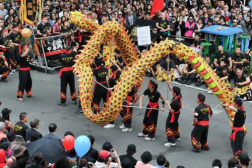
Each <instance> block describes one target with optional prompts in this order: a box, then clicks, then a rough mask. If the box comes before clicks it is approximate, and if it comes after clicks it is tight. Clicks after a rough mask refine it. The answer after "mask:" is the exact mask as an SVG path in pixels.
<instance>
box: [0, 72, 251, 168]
mask: <svg viewBox="0 0 252 168" xmlns="http://www.w3.org/2000/svg"><path fill="white" fill-rule="evenodd" d="M31 76H32V79H33V88H32V90H33V95H34V97H32V98H26V97H24V100H25V101H24V102H18V101H17V100H16V92H17V87H18V72H16V73H15V74H14V75H12V76H10V77H9V78H8V80H9V82H8V83H7V84H6V83H3V82H1V83H0V101H2V102H3V105H2V107H1V110H2V109H3V108H4V107H8V108H10V109H12V114H11V121H12V122H13V123H15V122H17V121H18V115H19V113H20V112H23V111H25V112H27V113H28V114H29V118H30V119H32V118H39V119H40V124H41V125H40V128H39V130H40V131H41V133H42V134H43V135H45V134H47V133H48V125H49V124H50V123H52V122H54V123H56V124H57V125H58V130H57V135H58V136H60V137H63V134H64V133H65V132H66V131H72V132H73V133H74V134H75V136H76V137H77V136H79V135H83V134H84V135H90V134H91V135H93V136H94V137H95V138H96V142H95V148H97V149H98V150H100V149H101V146H102V144H103V143H104V142H105V141H110V142H111V143H112V145H113V146H114V148H115V149H116V150H117V151H118V153H119V154H124V153H125V151H126V147H127V145H128V144H130V143H134V144H135V145H136V146H137V153H136V158H137V159H140V155H141V154H142V152H144V151H150V152H151V153H152V154H153V156H154V157H153V159H156V157H157V156H158V155H160V154H164V155H165V156H166V158H167V159H168V160H169V161H170V165H171V166H170V167H171V168H175V167H176V166H177V165H184V166H185V167H186V168H203V167H211V164H212V161H213V160H214V159H220V160H221V161H222V162H223V165H224V167H226V165H227V161H228V159H229V158H230V157H232V150H231V147H230V140H229V136H230V133H231V129H230V126H229V122H228V117H227V115H226V113H225V112H224V110H223V109H222V107H221V106H219V107H218V108H216V109H215V110H214V115H213V117H212V118H211V120H210V129H209V135H208V136H209V145H210V151H202V152H201V153H200V154H198V153H193V152H191V148H192V146H191V143H190V138H191V137H190V136H191V131H192V129H193V126H192V125H191V123H192V116H193V112H194V108H195V106H196V105H197V103H196V96H197V94H198V93H199V92H202V93H204V94H205V95H206V103H208V104H209V105H210V106H211V107H212V108H214V107H215V106H217V105H218V104H219V103H220V102H219V100H218V99H217V98H216V96H214V95H208V94H207V93H206V92H205V91H204V90H197V89H194V88H189V87H186V86H180V87H181V89H182V96H183V99H182V100H183V101H182V102H183V109H182V111H181V115H180V119H179V122H180V129H181V140H180V141H179V142H177V146H176V147H170V148H168V147H165V146H164V143H165V142H166V137H165V123H166V118H167V116H168V110H167V107H166V110H165V112H161V111H160V112H159V118H158V127H157V134H156V140H155V141H153V142H146V141H145V140H144V139H143V138H139V137H137V133H139V132H141V131H142V120H143V117H144V109H142V110H139V109H134V110H133V113H134V116H133V132H131V133H122V132H121V130H120V129H119V128H118V127H119V126H120V125H121V122H122V119H121V118H118V119H117V120H116V122H115V123H116V128H114V129H104V128H103V127H101V126H99V125H94V124H92V123H90V122H89V121H88V120H87V119H86V118H85V116H84V115H82V114H76V113H75V111H76V110H77V109H78V108H77V105H73V104H72V103H71V101H69V97H70V95H69V89H68V94H67V97H68V101H67V106H66V107H59V106H57V102H58V101H59V100H60V79H59V76H58V73H53V74H46V73H42V72H37V71H32V72H31ZM148 80H149V78H148V77H147V78H145V82H144V84H143V86H142V89H141V93H142V92H143V90H144V89H145V88H146V85H147V82H148ZM158 84H159V86H158V91H160V92H161V94H163V96H164V97H165V98H167V96H168V97H169V100H171V98H172V97H171V93H170V92H169V94H168V95H167V86H166V83H165V82H158ZM172 85H177V84H172ZM202 88H204V87H202ZM204 89H205V88H204ZM147 102H148V100H147V97H146V98H145V99H144V106H146V105H147ZM135 105H136V106H138V102H136V104H135ZM160 105H161V104H160ZM245 109H246V111H247V120H246V126H247V128H248V135H247V136H246V138H245V141H244V151H246V152H248V153H249V155H250V157H252V145H251V143H249V142H251V140H252V134H251V131H252V117H251V112H252V104H250V103H245ZM152 163H153V164H154V165H155V164H156V161H155V160H154V161H153V162H152Z"/></svg>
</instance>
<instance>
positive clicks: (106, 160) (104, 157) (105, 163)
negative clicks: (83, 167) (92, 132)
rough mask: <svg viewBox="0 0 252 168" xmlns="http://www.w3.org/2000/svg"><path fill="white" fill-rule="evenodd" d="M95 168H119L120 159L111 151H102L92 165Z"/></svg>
mask: <svg viewBox="0 0 252 168" xmlns="http://www.w3.org/2000/svg"><path fill="white" fill-rule="evenodd" d="M94 167H95V168H121V164H120V159H119V157H118V155H117V152H116V151H115V150H114V149H111V150H110V152H108V151H106V150H102V151H100V153H99V158H98V160H97V161H96V162H95V164H94Z"/></svg>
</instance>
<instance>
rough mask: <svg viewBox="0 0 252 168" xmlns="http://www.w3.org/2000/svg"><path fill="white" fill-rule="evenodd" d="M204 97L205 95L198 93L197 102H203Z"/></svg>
mask: <svg viewBox="0 0 252 168" xmlns="http://www.w3.org/2000/svg"><path fill="white" fill-rule="evenodd" d="M205 99H206V97H205V95H203V94H202V93H199V94H198V97H197V102H198V103H204V102H205Z"/></svg>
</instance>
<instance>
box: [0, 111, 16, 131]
mask: <svg viewBox="0 0 252 168" xmlns="http://www.w3.org/2000/svg"><path fill="white" fill-rule="evenodd" d="M10 114H11V110H10V109H8V108H4V109H3V110H2V121H3V122H4V123H5V125H6V126H5V130H6V131H8V132H13V131H14V127H13V124H12V122H10Z"/></svg>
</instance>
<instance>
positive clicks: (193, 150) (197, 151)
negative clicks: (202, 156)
mask: <svg viewBox="0 0 252 168" xmlns="http://www.w3.org/2000/svg"><path fill="white" fill-rule="evenodd" d="M192 152H195V153H200V151H199V150H196V149H192Z"/></svg>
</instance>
